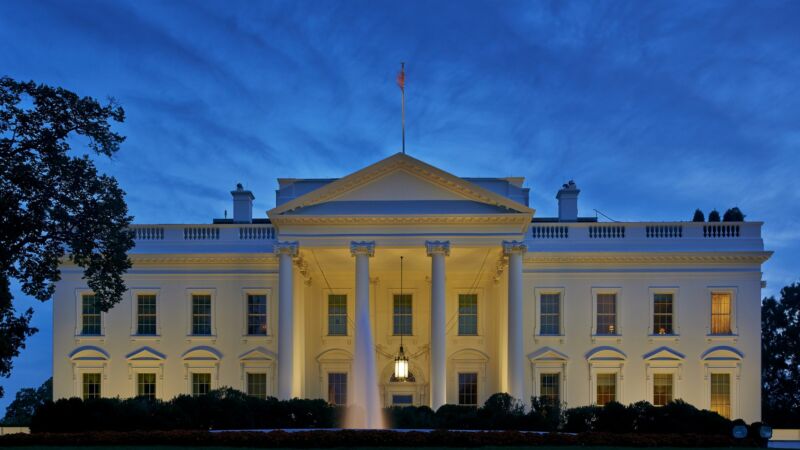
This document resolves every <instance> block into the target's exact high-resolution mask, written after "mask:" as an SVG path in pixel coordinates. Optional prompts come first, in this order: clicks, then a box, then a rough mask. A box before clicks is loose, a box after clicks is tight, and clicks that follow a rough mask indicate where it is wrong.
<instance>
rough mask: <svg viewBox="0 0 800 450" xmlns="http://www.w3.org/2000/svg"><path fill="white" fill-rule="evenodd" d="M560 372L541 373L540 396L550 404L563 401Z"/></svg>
mask: <svg viewBox="0 0 800 450" xmlns="http://www.w3.org/2000/svg"><path fill="white" fill-rule="evenodd" d="M559 378H560V374H558V373H543V374H540V375H539V398H541V399H542V401H544V402H545V403H547V404H548V405H558V404H559V403H560V402H561V383H560V382H559Z"/></svg>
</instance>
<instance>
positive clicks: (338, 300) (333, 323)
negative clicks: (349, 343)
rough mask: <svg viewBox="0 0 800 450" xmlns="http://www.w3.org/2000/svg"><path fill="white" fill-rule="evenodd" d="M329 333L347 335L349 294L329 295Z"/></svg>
mask: <svg viewBox="0 0 800 450" xmlns="http://www.w3.org/2000/svg"><path fill="white" fill-rule="evenodd" d="M328 335H330V336H347V296H346V295H337V294H331V295H329V296H328Z"/></svg>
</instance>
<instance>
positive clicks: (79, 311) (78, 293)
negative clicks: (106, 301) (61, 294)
mask: <svg viewBox="0 0 800 450" xmlns="http://www.w3.org/2000/svg"><path fill="white" fill-rule="evenodd" d="M85 295H95V293H94V291H93V290H91V289H88V288H78V289H75V339H76V340H77V341H105V339H106V322H107V319H108V312H104V311H100V334H83V297H84V296H85Z"/></svg>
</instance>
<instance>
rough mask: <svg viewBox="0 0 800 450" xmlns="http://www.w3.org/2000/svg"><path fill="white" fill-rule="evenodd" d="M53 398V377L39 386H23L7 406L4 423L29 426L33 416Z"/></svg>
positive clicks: (4, 424) (8, 425)
mask: <svg viewBox="0 0 800 450" xmlns="http://www.w3.org/2000/svg"><path fill="white" fill-rule="evenodd" d="M52 400H53V378H52V377H50V378H48V379H47V381H45V382H44V383H42V385H41V386H39V387H38V388H23V389H20V390H19V392H17V397H16V398H15V399H14V401H13V402H11V404H10V405H8V406H7V407H6V415H5V417H3V420H2V422H0V424H2V425H3V426H6V427H27V426H30V424H31V417H33V412H34V411H36V408H38V407H39V406H41V405H44V404H45V402H48V401H52Z"/></svg>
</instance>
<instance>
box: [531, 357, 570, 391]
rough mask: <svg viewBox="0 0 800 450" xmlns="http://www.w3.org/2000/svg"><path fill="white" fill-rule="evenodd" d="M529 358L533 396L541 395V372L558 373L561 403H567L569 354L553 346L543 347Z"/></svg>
mask: <svg viewBox="0 0 800 450" xmlns="http://www.w3.org/2000/svg"><path fill="white" fill-rule="evenodd" d="M528 358H529V360H530V363H531V377H532V379H531V386H532V387H533V396H534V397H541V384H540V383H539V381H540V375H541V374H558V375H559V382H560V386H559V393H560V395H561V403H562V404H563V403H566V399H567V389H568V384H567V365H568V363H569V358H568V357H567V355H565V354H563V353H561V352H559V351H558V350H555V349H553V348H551V347H543V348H540V349H539V350H537V351H536V352H534V353H533V354H531V355H529V356H528Z"/></svg>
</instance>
